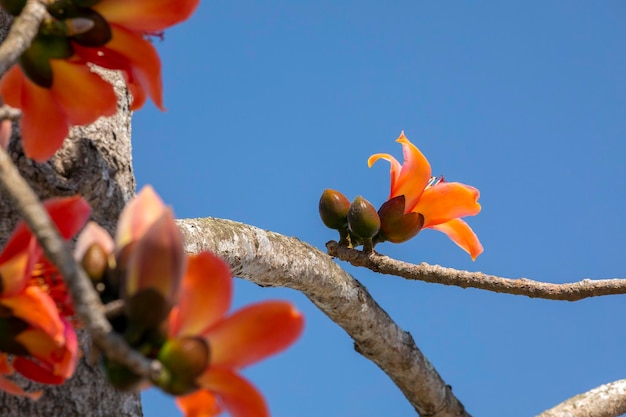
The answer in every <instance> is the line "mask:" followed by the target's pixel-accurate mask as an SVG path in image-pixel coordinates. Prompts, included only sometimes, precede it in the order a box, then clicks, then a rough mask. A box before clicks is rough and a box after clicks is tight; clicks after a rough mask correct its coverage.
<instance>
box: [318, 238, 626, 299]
mask: <svg viewBox="0 0 626 417" xmlns="http://www.w3.org/2000/svg"><path fill="white" fill-rule="evenodd" d="M326 249H327V250H328V254H329V255H330V256H333V257H336V258H338V259H341V260H342V261H346V262H349V263H350V264H352V265H354V266H362V267H365V268H368V269H371V270H372V271H374V272H379V273H381V274H387V275H395V276H399V277H402V278H406V279H411V280H417V281H424V282H432V283H435V284H444V285H454V286H457V287H461V288H478V289H481V290H487V291H493V292H498V293H504V294H513V295H524V296H526V297H530V298H544V299H547V300H563V301H578V300H582V299H584V298H589V297H599V296H602V295H617V294H626V279H621V278H615V279H602V280H590V279H584V280H582V281H578V282H572V283H566V284H550V283H547V282H539V281H533V280H531V279H527V278H518V279H512V278H501V277H497V276H494V275H487V274H483V273H482V272H469V271H459V270H457V269H452V268H445V267H442V266H439V265H429V264H427V263H421V264H419V265H415V264H410V263H407V262H402V261H398V260H395V259H392V258H389V257H388V256H384V255H380V254H377V253H375V252H374V253H372V254H366V253H363V252H361V251H359V250H356V249H350V248H347V247H345V246H340V245H339V244H338V243H337V242H335V241H330V242H328V243H327V244H326Z"/></svg>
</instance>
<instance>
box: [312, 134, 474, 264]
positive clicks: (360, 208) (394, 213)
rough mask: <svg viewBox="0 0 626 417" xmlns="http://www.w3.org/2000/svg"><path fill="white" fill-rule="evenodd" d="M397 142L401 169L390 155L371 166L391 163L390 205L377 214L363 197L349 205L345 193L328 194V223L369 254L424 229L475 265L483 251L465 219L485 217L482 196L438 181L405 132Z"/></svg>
mask: <svg viewBox="0 0 626 417" xmlns="http://www.w3.org/2000/svg"><path fill="white" fill-rule="evenodd" d="M396 142H398V143H400V144H401V145H402V154H403V156H404V162H403V163H402V164H401V163H400V162H399V161H398V160H397V159H396V158H394V157H393V156H392V155H389V154H387V153H377V154H374V155H372V156H370V157H369V159H368V161H367V164H368V166H370V167H371V166H372V165H373V164H374V163H375V162H376V161H378V160H379V159H384V160H386V161H389V163H390V165H391V170H390V174H391V175H390V177H391V186H390V191H389V198H387V201H385V202H384V203H383V204H382V205H381V206H380V208H379V209H378V211H376V209H374V207H373V206H372V204H370V202H369V201H367V200H365V199H364V198H363V197H357V198H355V199H354V201H353V202H352V203H350V201H349V200H348V199H347V198H346V197H345V196H344V195H343V194H341V193H340V192H338V191H333V190H325V191H324V192H323V193H322V197H321V199H320V203H319V211H320V216H321V217H322V221H323V222H324V224H325V225H326V226H328V227H329V228H331V229H336V230H339V243H340V244H343V245H348V246H350V247H356V246H359V245H363V251H364V252H367V253H370V252H372V250H373V248H374V245H376V243H379V242H385V241H388V242H392V243H402V242H405V241H407V240H409V239H411V238H413V237H414V236H415V235H417V234H418V233H419V232H420V230H422V229H433V230H438V231H440V232H442V233H445V234H446V235H447V236H448V237H449V238H450V239H451V240H452V241H453V242H454V243H456V244H457V245H458V246H459V247H461V248H462V249H463V250H465V251H466V252H467V253H469V254H470V256H471V257H472V259H473V260H475V259H476V257H477V256H478V255H480V254H481V253H482V251H483V246H482V245H481V243H480V241H479V240H478V237H477V236H476V234H475V233H474V231H473V230H472V229H471V227H470V226H469V225H468V224H467V223H465V221H463V220H461V218H462V217H465V216H474V215H476V214H478V213H479V212H480V209H481V207H480V204H479V203H478V198H479V197H480V192H479V191H478V190H477V189H476V188H474V187H471V186H469V185H466V184H462V183H459V182H446V181H444V179H443V177H433V176H432V171H431V168H430V163H429V162H428V160H427V159H426V157H425V156H424V155H423V154H422V152H421V151H420V150H419V149H418V148H417V146H415V145H413V144H412V143H411V141H409V139H408V138H407V137H406V136H405V135H404V132H402V133H401V134H400V136H399V137H398V139H397V140H396Z"/></svg>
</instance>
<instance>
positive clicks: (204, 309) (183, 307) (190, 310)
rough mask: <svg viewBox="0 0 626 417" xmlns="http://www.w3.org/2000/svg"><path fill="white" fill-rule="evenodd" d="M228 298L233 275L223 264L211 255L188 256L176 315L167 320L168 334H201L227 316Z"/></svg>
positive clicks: (229, 300)
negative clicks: (168, 325) (168, 321)
mask: <svg viewBox="0 0 626 417" xmlns="http://www.w3.org/2000/svg"><path fill="white" fill-rule="evenodd" d="M231 298H232V274H231V272H230V268H229V267H228V265H227V264H226V262H224V261H223V260H222V259H220V258H219V257H217V256H216V255H213V254H212V253H210V252H201V253H199V254H198V255H196V256H193V255H192V256H189V258H188V260H187V271H186V272H185V277H184V279H183V287H182V292H181V295H180V298H179V301H178V307H177V309H176V310H177V312H176V313H174V315H173V316H172V317H173V319H172V320H170V324H171V327H170V334H171V335H173V336H177V337H181V336H193V335H198V334H200V333H202V331H203V330H205V329H207V328H209V327H210V326H212V325H213V324H215V323H216V322H217V321H219V320H220V319H221V318H222V317H223V316H224V315H225V314H226V312H227V311H228V309H229V308H230V302H231ZM174 317H175V318H174Z"/></svg>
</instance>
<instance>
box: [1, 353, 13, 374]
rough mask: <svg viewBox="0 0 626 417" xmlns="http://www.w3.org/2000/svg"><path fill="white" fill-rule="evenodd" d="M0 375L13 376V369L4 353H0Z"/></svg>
mask: <svg viewBox="0 0 626 417" xmlns="http://www.w3.org/2000/svg"><path fill="white" fill-rule="evenodd" d="M0 375H13V367H12V366H11V364H10V363H9V357H8V356H7V354H6V353H2V352H0Z"/></svg>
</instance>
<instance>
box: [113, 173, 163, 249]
mask: <svg viewBox="0 0 626 417" xmlns="http://www.w3.org/2000/svg"><path fill="white" fill-rule="evenodd" d="M166 209H167V208H166V207H165V205H164V204H163V200H161V198H160V197H159V196H158V195H157V193H156V192H155V191H154V189H153V188H152V187H150V186H149V185H148V186H146V187H143V188H142V190H141V191H140V192H139V194H137V195H136V196H135V198H133V199H132V200H131V201H130V202H129V203H128V204H127V205H126V207H124V210H122V214H121V215H120V219H119V222H118V223H117V231H116V234H115V243H116V245H117V247H118V248H123V247H124V246H126V245H127V244H129V243H131V242H133V241H135V240H137V239H139V238H140V237H141V236H142V235H143V234H144V233H145V232H146V230H147V229H148V228H149V227H150V226H151V225H152V224H153V223H154V222H155V221H156V220H157V219H158V218H159V217H161V216H162V215H163V212H164V211H165V210H166Z"/></svg>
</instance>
